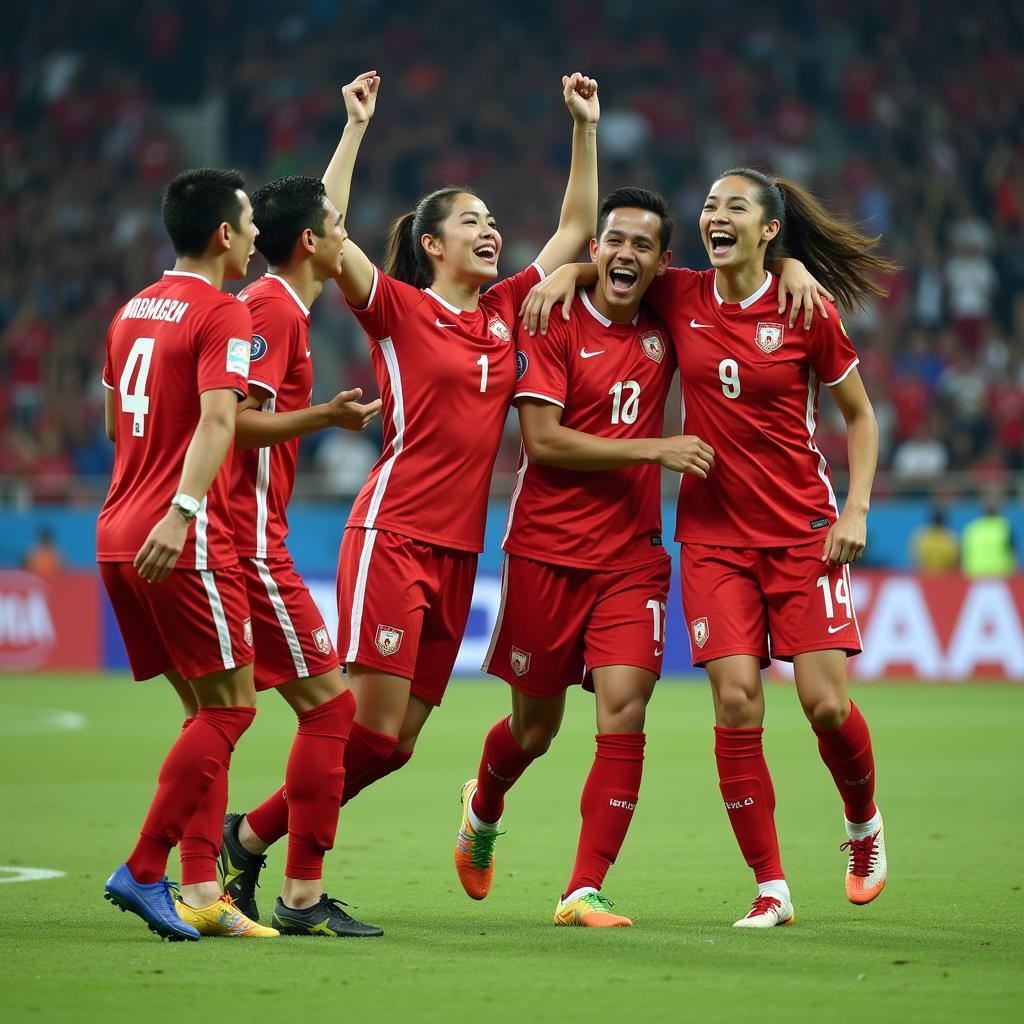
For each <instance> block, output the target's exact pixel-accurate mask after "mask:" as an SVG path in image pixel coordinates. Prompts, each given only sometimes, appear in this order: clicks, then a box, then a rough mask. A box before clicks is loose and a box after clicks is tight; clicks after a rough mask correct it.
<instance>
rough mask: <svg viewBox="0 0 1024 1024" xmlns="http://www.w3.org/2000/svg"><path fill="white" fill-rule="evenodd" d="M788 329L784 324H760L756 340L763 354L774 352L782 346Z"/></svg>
mask: <svg viewBox="0 0 1024 1024" xmlns="http://www.w3.org/2000/svg"><path fill="white" fill-rule="evenodd" d="M785 333H786V328H785V327H784V326H783V325H782V324H758V325H757V334H756V335H755V336H754V340H755V341H756V342H757V347H758V348H759V349H760V350H761V351H762V352H768V353H771V352H774V351H775V350H776V349H777V348H778V347H779V346H780V345H781V344H782V339H783V336H784V335H785Z"/></svg>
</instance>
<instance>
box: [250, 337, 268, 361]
mask: <svg viewBox="0 0 1024 1024" xmlns="http://www.w3.org/2000/svg"><path fill="white" fill-rule="evenodd" d="M266 354H267V339H266V338H264V337H263V335H262V334H254V335H253V336H252V352H251V353H250V355H249V362H250V363H255V362H256V360H257V359H262V358H263V357H264V356H265V355H266Z"/></svg>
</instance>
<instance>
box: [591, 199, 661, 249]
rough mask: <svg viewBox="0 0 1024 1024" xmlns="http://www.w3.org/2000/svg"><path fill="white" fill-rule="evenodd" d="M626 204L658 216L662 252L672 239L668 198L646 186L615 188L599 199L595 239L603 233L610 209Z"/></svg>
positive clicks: (616, 208) (617, 208) (620, 207)
mask: <svg viewBox="0 0 1024 1024" xmlns="http://www.w3.org/2000/svg"><path fill="white" fill-rule="evenodd" d="M626 206H628V207H631V208H633V209H636V210H649V211H650V212H651V213H653V214H656V215H657V216H658V217H659V218H660V220H661V227H659V228H658V240H659V241H660V242H661V251H662V252H664V251H665V250H666V249H667V248H668V243H669V242H671V241H672V227H673V224H672V214H671V213H670V212H669V208H668V200H667V199H666V198H665V197H664V196H663V195H662V194H661V193H660V192H651V191H650V190H649V189H646V188H633V187H631V186H626V187H625V188H617V189H615V190H614V191H612V192H609V193H608V195H606V196H605V197H604V199H602V200H601V205H600V207H599V208H598V211H597V235H596V237H597V239H598V240H599V241H600V239H601V235H602V234H604V229H605V225H606V224H607V223H608V217H609V216H610V215H611V212H612V210H620V209H622V208H623V207H626Z"/></svg>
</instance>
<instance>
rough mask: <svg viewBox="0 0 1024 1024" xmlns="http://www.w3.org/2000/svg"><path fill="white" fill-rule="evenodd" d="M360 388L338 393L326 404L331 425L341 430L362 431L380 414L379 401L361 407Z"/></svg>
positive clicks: (361, 395) (361, 392) (361, 393)
mask: <svg viewBox="0 0 1024 1024" xmlns="http://www.w3.org/2000/svg"><path fill="white" fill-rule="evenodd" d="M362 397H363V391H362V388H352V390H351V391H339V392H338V393H337V394H336V395H335V396H334V397H333V398H332V399H331V400H330V401H329V402H328V403H327V411H328V415H329V416H330V418H331V424H332V426H335V427H340V428H341V429H342V430H354V431H357V432H358V431H360V430H362V429H363V428H364V427H365V426H366V425H367V424H368V423H369V422H370V421H371V420H372V419H373V418H374V417H375V416H377V415H378V414H379V413H380V405H381V402H380V399H379V398H378V399H376V401H373V402H370V403H368V404H367V405H361V404H360V403H359V399H360V398H362Z"/></svg>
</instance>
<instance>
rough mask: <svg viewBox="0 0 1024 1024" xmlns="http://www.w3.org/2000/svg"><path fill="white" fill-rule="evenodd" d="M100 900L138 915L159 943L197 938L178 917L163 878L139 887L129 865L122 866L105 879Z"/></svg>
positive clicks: (191, 929)
mask: <svg viewBox="0 0 1024 1024" xmlns="http://www.w3.org/2000/svg"><path fill="white" fill-rule="evenodd" d="M103 898H104V899H105V900H109V901H110V902H111V903H113V904H114V906H115V907H120V908H121V910H122V911H124V910H130V911H131V912H132V913H133V914H138V915H139V917H141V918H142V920H143V921H145V922H146V924H148V925H149V930H150V931H151V932H155V933H156V934H157V935H159V936H160V938H162V939H168V940H169V941H171V942H181V941H183V940H185V939H188V940H190V941H192V942H196V941H198V940H199V938H200V936H199V932H197V931H196V930H195V928H193V927H192V925H190V924H186V923H185V922H184V921H182V919H181V918H180V917H179V916H178V911H177V910H176V909H175V907H174V900H173V899H172V898H171V887H170V884H169V883H168V881H167V878H166V876H165V877H164V878H163V879H162V880H161V881H159V882H152V883H150V884H149V885H142V884H140V883H139V882H136V881H135V878H134V877H133V876H132V873H131V872H130V871H129V870H128V865H127V864H122V865H121V866H120V867H119V868H118V869H117V870H116V871H115V872H114V873H113V874H112V875H111V876H110V877H109V878H108V879H107V884H106V885H105V886H104V893H103Z"/></svg>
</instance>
